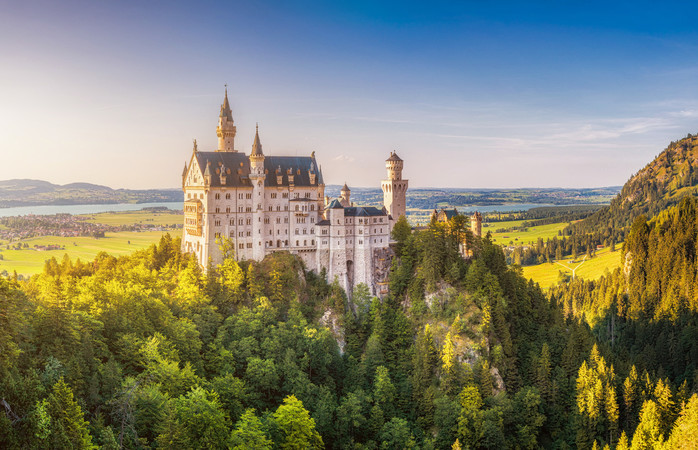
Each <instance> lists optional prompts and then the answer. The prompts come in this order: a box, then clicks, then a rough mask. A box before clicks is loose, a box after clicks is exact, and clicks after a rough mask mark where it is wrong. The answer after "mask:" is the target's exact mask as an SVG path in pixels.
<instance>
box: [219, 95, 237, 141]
mask: <svg viewBox="0 0 698 450" xmlns="http://www.w3.org/2000/svg"><path fill="white" fill-rule="evenodd" d="M235 132H236V128H235V124H234V122H233V112H232V111H231V110H230V103H229V102H228V86H227V85H226V88H225V99H224V100H223V104H222V105H221V113H220V115H219V116H218V127H217V128H216V134H217V135H218V149H217V150H216V151H217V152H233V153H235Z"/></svg>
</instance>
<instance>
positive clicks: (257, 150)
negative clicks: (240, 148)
mask: <svg viewBox="0 0 698 450" xmlns="http://www.w3.org/2000/svg"><path fill="white" fill-rule="evenodd" d="M250 156H264V153H263V152H262V143H261V142H260V141H259V125H257V127H256V131H255V133H254V144H252V153H250Z"/></svg>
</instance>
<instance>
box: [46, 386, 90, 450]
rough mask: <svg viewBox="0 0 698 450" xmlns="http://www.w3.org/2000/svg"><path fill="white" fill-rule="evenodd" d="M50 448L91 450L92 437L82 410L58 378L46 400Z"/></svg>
mask: <svg viewBox="0 0 698 450" xmlns="http://www.w3.org/2000/svg"><path fill="white" fill-rule="evenodd" d="M48 413H49V415H50V417H51V436H50V437H49V441H50V442H51V447H52V448H75V449H92V448H94V446H93V445H92V436H90V432H89V429H88V423H87V421H86V420H85V417H84V413H83V412H82V408H80V405H78V404H77V402H76V401H75V400H74V399H73V390H72V389H70V387H69V386H68V385H67V384H65V381H63V378H60V379H59V380H58V382H57V383H56V384H54V385H53V389H52V392H51V395H49V398H48Z"/></svg>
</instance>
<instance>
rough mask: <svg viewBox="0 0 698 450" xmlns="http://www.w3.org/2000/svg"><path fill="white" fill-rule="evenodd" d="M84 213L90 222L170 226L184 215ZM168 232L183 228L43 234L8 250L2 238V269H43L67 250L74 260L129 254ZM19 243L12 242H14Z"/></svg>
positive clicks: (25, 272)
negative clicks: (43, 247) (51, 247)
mask: <svg viewBox="0 0 698 450" xmlns="http://www.w3.org/2000/svg"><path fill="white" fill-rule="evenodd" d="M83 217H87V218H88V219H87V220H88V221H89V222H93V223H102V224H105V225H112V226H119V225H129V224H138V223H143V224H149V225H155V226H168V225H174V224H181V223H182V222H183V221H184V217H183V216H182V215H181V214H175V213H173V212H171V211H123V212H107V213H99V214H88V215H85V216H83ZM165 233H170V235H172V237H178V236H181V234H182V231H181V229H177V230H169V231H142V232H138V231H121V232H117V233H110V232H107V233H105V236H104V237H103V238H94V237H87V236H82V237H60V236H40V237H34V238H30V239H24V240H22V241H19V242H21V243H22V244H25V243H26V244H27V245H28V246H29V247H28V248H23V249H21V250H13V249H12V250H8V249H7V245H8V243H7V242H6V241H1V240H0V255H2V260H0V272H3V271H7V273H8V274H12V273H13V271H17V274H20V275H25V276H26V275H33V274H36V273H39V272H41V271H42V270H43V268H44V263H45V261H46V260H47V259H50V258H51V257H55V258H56V259H57V260H58V261H59V262H60V261H61V259H63V256H64V255H66V254H67V255H68V256H69V257H70V259H72V260H76V259H78V258H79V259H80V260H82V261H83V262H86V261H92V260H93V259H94V258H95V256H97V254H98V253H99V252H107V253H109V254H111V255H114V256H120V255H126V254H128V253H131V252H134V251H136V250H140V249H143V248H147V247H148V246H150V245H151V244H155V243H157V242H158V241H159V240H160V238H161V237H162V235H164V234H165ZM16 243H17V242H13V245H14V244H16ZM35 245H60V246H61V247H65V249H63V248H61V249H60V250H45V251H41V250H34V246H35Z"/></svg>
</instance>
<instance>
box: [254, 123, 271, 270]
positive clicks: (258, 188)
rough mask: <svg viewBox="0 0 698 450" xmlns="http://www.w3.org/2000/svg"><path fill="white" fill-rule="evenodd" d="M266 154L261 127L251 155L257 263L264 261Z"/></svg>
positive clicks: (255, 255) (256, 134)
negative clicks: (263, 148)
mask: <svg viewBox="0 0 698 450" xmlns="http://www.w3.org/2000/svg"><path fill="white" fill-rule="evenodd" d="M266 177H267V176H266V174H265V173H264V153H263V152H262V143H261V142H260V141H259V125H258V126H257V129H256V131H255V136H254V144H252V153H250V182H251V183H252V199H253V206H252V234H253V239H252V241H253V244H252V246H253V249H252V255H253V258H254V259H255V261H261V260H262V259H264V242H263V238H265V237H266V236H263V234H264V221H263V216H264V180H265V179H266Z"/></svg>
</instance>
